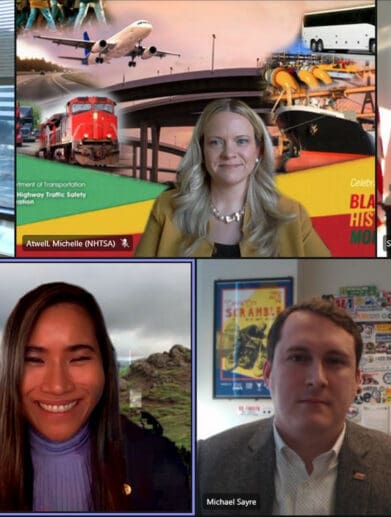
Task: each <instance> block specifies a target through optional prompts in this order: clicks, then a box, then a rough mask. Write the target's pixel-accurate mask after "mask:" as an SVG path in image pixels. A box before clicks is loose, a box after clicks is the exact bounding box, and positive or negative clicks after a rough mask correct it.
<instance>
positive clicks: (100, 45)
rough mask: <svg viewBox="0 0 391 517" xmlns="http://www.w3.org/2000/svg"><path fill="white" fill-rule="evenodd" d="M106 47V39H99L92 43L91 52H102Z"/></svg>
mask: <svg viewBox="0 0 391 517" xmlns="http://www.w3.org/2000/svg"><path fill="white" fill-rule="evenodd" d="M106 47H107V41H106V40H104V39H101V40H99V41H97V42H95V43H94V45H93V47H92V48H91V52H94V53H99V52H102V51H103V50H104V49H105V48H106Z"/></svg>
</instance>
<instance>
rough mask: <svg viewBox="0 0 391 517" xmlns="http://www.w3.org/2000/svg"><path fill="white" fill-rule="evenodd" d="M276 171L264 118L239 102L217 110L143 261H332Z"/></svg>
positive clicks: (195, 144) (160, 206)
mask: <svg viewBox="0 0 391 517" xmlns="http://www.w3.org/2000/svg"><path fill="white" fill-rule="evenodd" d="M274 171H275V167H274V153H273V145H272V142H271V139H270V136H269V134H268V132H267V129H266V127H265V125H264V123H263V122H262V120H261V118H260V117H259V116H258V115H257V114H256V113H255V112H254V111H253V110H252V109H251V108H250V107H249V106H247V104H245V103H244V102H242V101H240V100H237V99H219V100H216V101H213V102H211V103H210V104H208V105H207V106H206V108H205V109H204V111H203V112H202V114H201V116H200V118H199V120H198V121H197V124H196V126H195V128H194V131H193V135H192V138H191V141H190V144H189V147H188V149H187V151H186V154H185V156H184V157H183V159H182V161H181V163H180V165H179V168H178V171H177V172H178V179H177V186H176V188H175V189H174V190H168V191H166V192H163V194H161V195H160V196H159V198H158V199H157V200H156V202H155V205H154V207H153V209H152V213H151V214H150V217H149V220H148V223H147V226H146V228H145V232H144V235H143V236H142V238H141V240H140V242H139V245H138V247H137V249H136V252H135V256H140V257H141V256H143V257H154V256H159V257H164V256H166V257H179V256H192V257H278V256H280V257H305V256H311V257H315V256H329V255H330V252H329V250H328V249H327V247H326V246H325V244H324V243H323V241H322V240H321V239H320V237H319V236H318V234H317V233H316V232H315V230H314V228H313V227H312V223H311V219H310V218H309V216H308V214H307V212H306V211H305V209H304V208H303V207H302V206H301V205H300V204H299V203H298V202H296V201H294V200H292V199H289V198H287V197H284V196H282V195H281V194H280V193H279V192H278V190H277V188H276V185H275V178H274Z"/></svg>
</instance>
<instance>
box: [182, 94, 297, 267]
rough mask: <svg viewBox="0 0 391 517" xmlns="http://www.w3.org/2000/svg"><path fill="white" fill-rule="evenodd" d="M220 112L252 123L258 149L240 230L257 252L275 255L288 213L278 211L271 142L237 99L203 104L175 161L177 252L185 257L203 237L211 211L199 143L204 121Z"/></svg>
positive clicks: (248, 109) (244, 105)
mask: <svg viewBox="0 0 391 517" xmlns="http://www.w3.org/2000/svg"><path fill="white" fill-rule="evenodd" d="M223 111H230V112H232V113H237V114H239V115H242V116H243V117H245V118H246V119H247V120H248V121H249V122H250V123H251V125H252V126H253V128H254V135H255V141H256V143H257V145H258V146H259V147H260V148H261V149H262V151H263V154H262V156H261V158H260V160H259V162H258V163H256V164H255V167H254V170H253V172H252V173H251V175H250V178H249V184H248V191H247V199H246V205H247V207H248V209H249V210H250V220H249V222H248V224H247V226H246V228H245V231H246V233H247V235H248V236H249V238H248V240H249V242H250V243H251V245H252V246H253V247H254V248H255V249H256V251H257V254H258V255H259V256H262V257H276V256H278V255H279V246H278V228H279V226H280V225H281V224H282V223H284V222H286V221H288V220H291V219H292V217H293V216H292V215H289V214H288V215H287V214H281V212H280V211H279V207H278V201H279V198H280V194H279V193H278V191H277V188H276V184H275V177H274V176H275V174H274V171H275V164H274V153H273V144H272V142H271V138H270V136H269V133H268V131H267V129H266V127H265V124H264V123H263V122H262V120H261V118H260V117H259V116H258V115H257V114H256V113H255V111H253V110H252V109H251V108H250V107H249V106H247V104H245V103H244V102H242V101H241V100H237V99H218V100H215V101H213V102H211V103H209V104H208V105H207V106H206V107H205V109H204V111H203V112H202V114H201V116H200V118H199V119H198V121H197V123H196V125H195V127H194V130H193V134H192V137H191V140H190V144H189V147H188V149H187V151H186V154H185V156H184V157H183V158H182V160H181V162H180V164H179V167H178V170H177V178H178V180H177V192H176V194H175V195H174V198H173V207H174V219H175V223H176V225H177V226H178V228H179V229H180V231H181V233H183V235H184V236H185V238H184V242H183V250H182V252H183V254H184V255H185V256H191V255H192V253H193V252H194V250H195V249H196V248H197V245H198V243H199V241H200V240H202V239H205V238H207V236H208V223H209V219H210V217H211V215H212V211H211V194H210V176H209V173H208V171H207V170H206V168H205V164H204V156H203V150H202V147H203V140H204V133H205V128H206V126H207V124H208V123H209V121H210V120H211V118H212V117H213V116H214V115H216V114H217V113H220V112H223Z"/></svg>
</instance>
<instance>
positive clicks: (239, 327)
mask: <svg viewBox="0 0 391 517" xmlns="http://www.w3.org/2000/svg"><path fill="white" fill-rule="evenodd" d="M292 292H293V278H292V277H286V278H267V279H261V280H217V281H215V308H214V369H213V371H214V383H213V386H214V390H213V396H214V397H215V398H233V397H235V398H269V397H270V392H269V390H268V388H267V386H266V384H265V381H264V378H263V365H264V362H265V359H266V337H267V334H268V332H269V329H270V327H271V325H272V323H273V321H274V319H275V318H276V316H277V315H278V314H279V313H280V312H281V311H282V310H283V309H284V308H285V307H288V306H289V305H292V297H293V294H292Z"/></svg>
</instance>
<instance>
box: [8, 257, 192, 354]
mask: <svg viewBox="0 0 391 517" xmlns="http://www.w3.org/2000/svg"><path fill="white" fill-rule="evenodd" d="M52 281H64V282H69V283H73V284H77V285H80V286H81V287H84V288H85V289H87V290H88V291H90V292H91V293H92V294H93V295H94V296H95V298H96V299H97V301H98V303H99V305H100V306H101V308H102V311H103V314H104V316H105V320H106V324H107V327H108V329H109V334H110V336H111V338H112V341H113V343H114V345H115V348H116V350H117V355H118V357H119V358H121V359H124V360H125V359H127V358H128V357H129V349H130V350H131V353H132V358H133V359H135V358H137V357H139V356H148V355H149V354H151V353H154V352H163V351H169V350H170V348H171V347H172V346H173V345H175V344H181V345H183V346H186V347H188V348H190V346H191V337H190V334H191V308H190V307H191V303H190V302H191V272H190V264H188V263H179V264H178V263H134V262H131V263H105V264H104V263H72V264H69V263H34V264H33V263H3V264H1V267H0V299H1V300H2V303H1V306H0V331H1V333H2V331H3V328H4V324H5V321H6V319H7V317H8V315H9V313H10V312H11V310H12V308H13V307H14V305H15V304H16V302H17V301H18V299H19V298H20V297H21V296H22V295H23V294H25V293H26V292H27V291H29V290H30V289H32V288H34V287H36V286H38V285H39V284H42V283H46V282H52Z"/></svg>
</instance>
